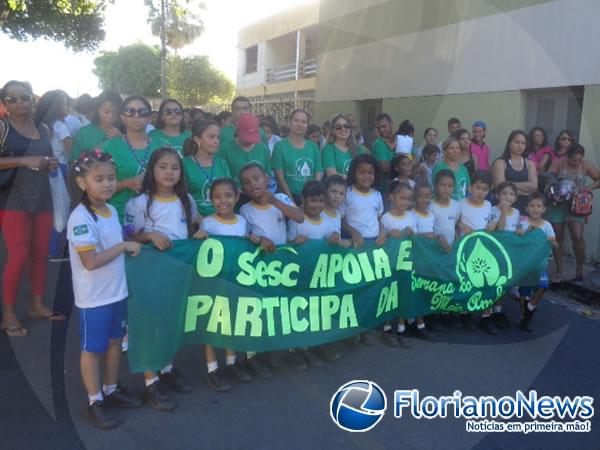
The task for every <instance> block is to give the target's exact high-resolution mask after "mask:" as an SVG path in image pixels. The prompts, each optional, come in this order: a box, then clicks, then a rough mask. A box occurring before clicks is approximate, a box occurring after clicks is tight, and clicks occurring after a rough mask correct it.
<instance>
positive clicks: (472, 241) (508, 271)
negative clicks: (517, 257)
mask: <svg viewBox="0 0 600 450" xmlns="http://www.w3.org/2000/svg"><path fill="white" fill-rule="evenodd" d="M456 275H457V276H458V279H459V281H460V283H461V291H468V290H471V289H473V288H476V289H481V288H484V287H495V288H496V290H497V291H498V292H500V293H502V292H503V291H504V288H505V287H506V285H507V283H509V282H510V280H511V279H512V276H513V266H512V260H511V259H510V256H509V255H508V252H507V251H506V249H505V248H504V246H503V245H502V244H501V243H500V242H499V241H498V240H497V239H496V238H494V237H493V236H492V235H490V234H487V233H485V232H482V231H476V232H474V233H471V234H469V235H468V236H466V237H465V238H464V239H463V240H461V241H460V245H459V246H458V251H457V252H456Z"/></svg>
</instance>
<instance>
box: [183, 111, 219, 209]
mask: <svg viewBox="0 0 600 450" xmlns="http://www.w3.org/2000/svg"><path fill="white" fill-rule="evenodd" d="M219 132H220V129H219V125H218V124H217V123H216V122H214V121H212V120H196V121H195V122H194V123H192V137H191V139H190V141H188V142H190V145H189V146H188V145H187V144H186V150H187V149H188V148H189V149H191V151H192V152H191V154H188V155H187V156H186V157H185V158H184V159H183V171H184V172H185V176H186V178H187V182H188V190H189V193H190V194H191V196H192V197H193V198H194V200H195V201H196V205H197V207H198V212H199V213H200V214H201V215H202V216H210V215H211V214H214V213H215V208H214V207H213V205H212V202H211V201H210V187H211V186H212V183H213V181H215V180H216V179H218V178H231V174H230V172H229V167H228V166H227V163H226V162H225V161H224V160H222V159H221V158H219V157H217V156H216V153H217V151H218V150H219Z"/></svg>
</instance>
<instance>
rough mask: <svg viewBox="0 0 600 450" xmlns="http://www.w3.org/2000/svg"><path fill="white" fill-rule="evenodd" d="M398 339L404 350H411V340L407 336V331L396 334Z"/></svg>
mask: <svg viewBox="0 0 600 450" xmlns="http://www.w3.org/2000/svg"><path fill="white" fill-rule="evenodd" d="M396 339H397V340H398V345H400V347H402V348H410V339H409V338H408V336H407V333H406V330H404V331H402V332H400V331H397V332H396Z"/></svg>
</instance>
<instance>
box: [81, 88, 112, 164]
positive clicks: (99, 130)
mask: <svg viewBox="0 0 600 450" xmlns="http://www.w3.org/2000/svg"><path fill="white" fill-rule="evenodd" d="M122 106H123V99H121V96H120V95H119V94H117V93H116V92H112V91H104V92H102V93H101V94H100V95H99V96H98V97H96V98H95V99H94V100H93V104H92V121H91V122H90V123H89V124H88V125H85V126H83V127H81V128H80V129H79V131H77V133H76V134H75V137H74V138H73V148H72V149H71V154H70V160H71V161H76V160H78V159H79V155H81V154H82V153H87V152H89V151H90V150H93V149H94V148H96V147H99V146H101V145H102V144H103V143H104V141H107V140H109V139H111V138H114V137H116V136H121V131H120V130H119V126H120V124H121V121H120V120H119V112H120V111H121V107H122Z"/></svg>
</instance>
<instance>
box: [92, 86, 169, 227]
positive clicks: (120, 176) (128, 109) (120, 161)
mask: <svg viewBox="0 0 600 450" xmlns="http://www.w3.org/2000/svg"><path fill="white" fill-rule="evenodd" d="M151 116H152V107H151V106H150V103H149V102H148V100H146V99H145V98H144V97H141V96H139V95H133V96H131V97H128V98H126V99H125V101H124V102H123V108H122V109H121V121H122V122H123V125H124V126H125V134H123V135H122V136H117V137H114V138H112V139H109V140H108V141H106V142H105V143H104V144H102V147H101V149H102V151H103V152H105V153H109V154H110V155H111V156H112V158H113V160H114V162H115V166H116V168H117V192H116V194H115V195H113V196H112V198H111V199H110V202H109V203H110V204H111V205H113V206H114V207H115V208H116V210H117V212H118V213H119V221H120V222H121V223H123V219H124V213H125V204H126V203H127V202H128V201H129V199H130V198H132V197H133V196H135V195H136V194H137V193H139V192H140V189H141V188H142V179H143V177H144V172H145V171H146V165H147V164H148V161H149V160H150V156H152V153H153V152H154V150H156V149H157V148H159V147H160V145H159V144H158V143H157V142H156V141H154V140H152V139H151V138H150V136H148V134H147V133H146V125H148V123H150V117H151Z"/></svg>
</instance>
